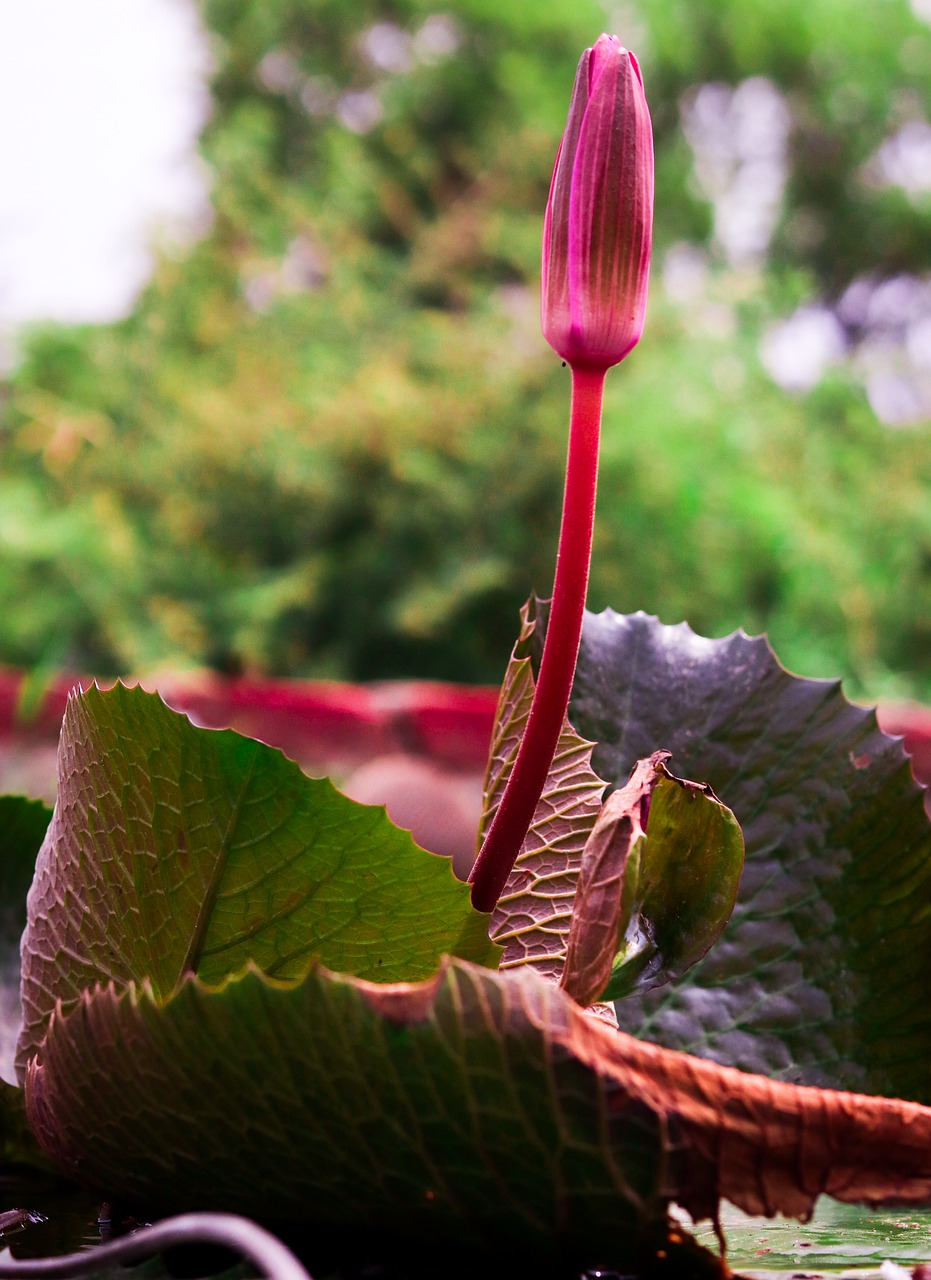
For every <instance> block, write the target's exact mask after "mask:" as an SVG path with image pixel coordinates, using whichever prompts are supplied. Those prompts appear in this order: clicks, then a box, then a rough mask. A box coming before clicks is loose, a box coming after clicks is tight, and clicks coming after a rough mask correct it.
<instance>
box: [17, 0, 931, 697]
mask: <svg viewBox="0 0 931 1280" xmlns="http://www.w3.org/2000/svg"><path fill="white" fill-rule="evenodd" d="M202 10H203V17H204V22H205V24H206V26H207V28H208V30H209V31H210V33H212V35H211V38H212V52H213V58H214V63H215V68H214V74H213V81H212V93H213V103H214V107H213V114H212V118H211V120H210V123H209V125H208V127H207V129H206V131H205V134H204V138H203V154H204V157H205V159H206V161H207V164H208V165H209V169H210V173H211V175H212V178H211V180H212V193H213V204H214V209H215V214H214V220H213V224H212V227H211V229H210V230H209V232H208V233H207V234H206V235H205V236H204V238H203V239H202V240H201V241H200V242H199V243H197V244H196V245H194V246H193V247H189V248H188V249H186V250H185V251H184V252H183V254H181V255H179V254H175V255H171V254H165V255H163V256H162V258H161V260H160V263H159V265H158V268H157V271H156V273H155V276H154V279H153V280H152V282H151V284H150V286H149V287H148V288H147V290H146V291H145V293H144V294H143V296H142V297H141V298H140V300H139V302H138V305H137V306H136V308H135V310H134V311H133V314H132V315H131V316H130V317H129V318H128V319H126V320H125V321H122V322H120V323H117V324H113V325H109V326H102V327H86V328H77V329H75V328H46V329H42V330H36V331H34V332H33V333H32V334H31V335H30V336H29V338H28V340H27V342H26V344H25V354H24V358H23V361H22V363H21V364H20V366H19V367H18V368H17V369H16V371H15V372H14V373H13V374H12V375H11V376H10V378H9V380H8V381H7V383H6V384H3V385H2V386H0V611H2V616H3V619H4V623H3V626H2V628H0V661H3V662H7V663H15V664H22V665H31V664H36V663H43V664H48V663H50V662H51V663H59V664H61V665H64V666H67V667H70V668H72V669H75V668H76V669H80V670H94V671H102V672H116V671H137V672H138V671H140V670H144V669H152V668H153V667H156V666H159V665H165V664H169V663H173V664H185V665H190V664H192V663H208V664H211V665H213V666H215V667H217V668H218V669H221V670H227V671H236V670H240V669H247V670H256V671H262V672H269V673H275V674H292V675H299V674H304V675H317V676H320V675H326V676H336V677H346V678H355V679H359V678H361V679H368V678H375V677H390V676H402V675H403V676H424V677H438V678H450V679H457V680H465V681H496V680H497V679H499V678H500V675H501V672H502V670H503V667H504V663H505V660H506V657H507V653H508V650H509V647H510V644H511V641H512V638H513V636H514V634H515V632H516V626H517V609H518V606H519V605H520V603H521V602H522V601H523V600H524V598H525V597H526V596H527V595H528V594H529V592H530V590H531V589H533V588H535V589H536V590H538V591H540V592H542V593H545V592H546V591H547V590H548V588H549V584H550V582H551V576H552V561H553V556H554V552H555V542H556V532H557V526H558V519H559V504H560V503H559V500H560V493H561V483H562V467H563V460H564V450H565V432H566V422H567V414H568V393H569V383H568V376H567V374H566V372H565V371H564V370H563V369H562V368H561V367H560V365H559V362H558V360H556V358H555V357H554V356H553V355H552V353H550V352H549V350H548V348H546V346H545V345H544V344H543V341H542V339H541V338H540V336H539V332H538V318H537V293H538V284H539V236H540V228H541V222H542V213H543V208H544V205H545V201H546V193H547V189H548V184H549V175H550V170H551V166H552V162H553V157H554V155H555V149H556V144H557V142H558V139H559V135H560V132H561V129H562V125H563V123H564V119H565V112H566V107H567V103H568V95H569V90H570V87H571V84H572V78H573V75H574V70H575V65H576V62H577V59H578V56H579V54H580V52H581V50H582V48H583V47H584V46H585V45H586V44H590V43H591V42H592V41H593V40H594V39H595V38H596V37H597V35H598V34H599V33H600V31H601V30H602V29H604V28H605V27H608V28H610V29H614V30H617V31H618V33H619V34H620V35H621V37H622V38H623V39H625V40H627V41H628V42H629V43H630V44H631V45H632V47H635V48H636V49H637V50H638V52H640V53H641V54H642V62H643V65H644V72H645V78H646V84H647V90H648V95H649V98H650V102H651V107H652V110H653V114H654V124H655V128H656V145H657V211H656V250H655V258H654V264H655V266H654V288H653V295H652V298H651V309H650V313H649V315H648V321H647V330H646V334H645V336H644V339H643V342H642V344H641V346H640V347H639V348H638V349H637V350H636V351H635V352H634V353H633V354H632V356H631V357H630V359H629V360H628V361H627V362H626V363H625V364H624V365H623V366H621V368H620V369H619V370H616V371H614V372H613V373H612V374H611V375H610V377H609V385H608V397H607V404H606V422H605V440H604V452H603V467H602V482H601V490H600V500H599V522H598V530H597V535H596V547H595V561H594V567H593V577H592V585H591V591H590V605H591V606H592V607H594V608H601V607H603V606H605V605H607V604H610V605H611V606H612V607H614V608H616V609H619V610H624V611H629V610H632V609H637V608H644V609H646V610H648V611H650V612H655V613H658V614H659V615H660V616H661V618H662V619H663V620H664V621H667V622H673V621H677V620H679V619H680V618H687V619H688V620H689V622H690V623H691V624H692V625H693V626H694V627H695V628H696V629H697V630H701V631H705V632H706V633H710V634H722V633H724V632H725V631H727V630H731V629H733V628H734V627H737V626H744V627H745V628H747V629H748V630H751V631H755V630H760V629H766V630H768V631H769V632H770V635H771V638H772V640H773V642H774V644H775V646H776V649H777V652H778V653H779V654H780V656H781V657H782V659H783V660H784V661H785V662H786V663H787V664H788V665H790V666H791V667H793V668H794V669H796V670H799V671H802V672H803V673H804V674H809V675H833V674H842V675H844V676H846V677H847V678H848V679H849V680H850V681H851V684H850V686H849V687H850V689H851V691H852V692H853V693H855V694H857V693H865V694H869V695H872V696H889V695H895V696H897V695H902V694H912V695H918V696H923V697H925V698H929V697H931V489H929V484H931V441H929V435H928V429H927V425H925V426H921V425H914V426H909V427H906V428H903V429H900V430H891V429H890V428H889V427H887V426H884V425H883V424H881V423H880V422H878V421H877V420H876V418H875V416H874V414H873V413H872V411H871V409H870V408H869V406H868V403H867V401H866V398H865V395H864V392H863V389H862V387H861V384H860V381H859V379H858V377H857V376H856V373H855V371H854V370H853V369H852V367H851V366H850V364H849V363H841V364H839V365H838V366H837V367H836V368H835V369H834V370H833V371H832V372H830V373H829V374H828V375H827V376H826V377H825V378H823V379H822V380H821V381H820V382H819V383H818V385H817V386H816V387H815V388H814V389H813V390H811V391H809V392H808V393H806V394H805V395H801V396H792V395H789V394H787V393H786V392H785V391H783V390H781V389H780V388H779V387H777V386H776V385H775V383H774V382H773V381H772V379H771V378H770V377H769V375H768V374H767V373H766V372H765V370H764V368H763V366H762V364H761V361H760V355H759V351H760V343H761V340H762V338H763V336H764V334H765V333H766V331H767V329H768V328H769V327H770V326H771V325H772V324H773V323H774V322H775V321H776V320H778V319H781V318H784V317H785V316H787V315H788V314H790V313H791V312H792V310H793V309H794V308H795V306H796V305H798V304H799V303H801V302H803V301H805V300H807V299H817V298H824V299H827V300H832V299H836V298H837V297H838V296H839V295H840V293H841V292H842V290H843V289H844V288H845V287H846V286H847V285H848V284H849V283H850V282H851V281H852V280H854V279H855V278H856V277H860V276H870V277H872V278H874V279H885V278H888V277H893V276H895V275H896V274H898V273H903V272H913V273H920V272H922V271H924V270H926V269H927V266H928V258H929V247H931V203H929V202H928V201H927V200H923V199H922V198H914V197H913V198H910V197H909V196H907V195H906V193H905V192H903V191H902V190H901V189H899V188H896V187H893V186H889V185H881V184H878V183H876V182H870V181H867V180H866V179H865V178H864V173H865V171H866V169H865V167H866V166H867V165H868V163H869V161H870V159H871V157H873V156H874V155H875V154H876V152H877V149H878V148H879V147H880V145H881V144H882V142H883V140H884V139H885V138H887V137H888V136H890V134H892V133H893V132H894V131H895V129H896V128H897V127H899V126H900V125H901V124H902V123H903V121H905V120H908V119H914V118H926V117H927V116H928V112H929V105H931V104H929V97H931V75H929V71H931V27H929V26H928V25H927V24H925V23H922V22H921V21H919V20H918V18H916V17H915V16H914V15H913V14H912V12H911V10H910V9H909V8H908V6H907V4H906V2H905V0H867V2H866V3H864V4H863V5H858V6H857V7H856V9H854V8H853V7H851V6H850V5H849V4H845V3H842V2H841V0H804V3H803V2H802V0H778V3H777V2H776V0H759V2H758V3H755V4H752V5H750V4H748V3H746V0H704V2H703V0H641V2H640V3H638V4H636V5H634V4H628V5H626V6H621V7H620V8H618V9H617V11H616V12H615V11H612V12H611V13H609V12H608V11H607V10H606V8H605V7H604V6H603V5H601V4H597V3H595V2H594V0H547V3H546V4H539V3H536V2H534V3H531V2H530V0H508V3H507V4H502V3H500V0H495V3H492V2H491V0H454V2H453V3H450V4H448V5H445V6H444V7H443V8H442V9H436V8H434V6H433V5H432V4H431V3H429V2H428V0H379V2H378V3H376V2H375V0H354V3H349V2H348V0H203V3H202ZM751 77H766V78H768V80H769V81H771V82H772V84H774V85H775V86H776V87H777V88H778V90H779V91H780V93H781V94H782V95H783V97H784V100H785V102H786V104H787V107H788V110H789V112H790V113H791V131H790V134H789V151H788V156H787V163H788V173H787V181H786V185H785V191H784V195H783V198H782V202H781V205H779V210H778V218H777V221H776V224H775V228H774V231H773V235H772V239H771V242H770V244H769V249H768V253H767V254H766V256H765V257H764V258H763V259H762V260H760V261H759V262H757V263H755V264H751V265H747V264H746V263H744V264H743V265H739V266H735V265H734V264H733V262H729V261H728V259H727V255H726V254H725V253H724V252H722V250H721V247H720V246H719V245H718V244H717V243H716V242H715V240H714V237H713V218H712V208H711V205H710V203H709V201H708V199H707V197H706V195H705V194H704V192H703V189H702V187H701V184H700V183H699V182H698V181H697V180H696V177H695V172H694V160H693V154H692V151H691V149H690V146H689V143H688V141H687V139H686V134H685V131H684V130H683V123H682V120H683V114H682V113H683V103H688V102H689V101H690V100H691V98H690V95H691V97H692V98H693V97H694V94H695V91H696V89H697V87H698V86H700V85H702V84H704V83H708V82H723V83H725V84H729V85H731V86H735V85H738V84H740V83H742V82H745V81H747V80H748V79H749V78H751ZM376 117H377V118H376ZM682 242H687V243H689V244H690V245H693V246H696V247H697V248H698V249H699V250H701V251H702V252H703V253H704V254H706V259H707V263H708V270H707V272H706V273H705V275H704V276H703V279H702V281H701V284H700V287H699V288H698V290H697V291H695V290H693V291H692V293H691V295H690V296H687V297H681V296H679V297H678V298H677V297H676V296H674V294H673V293H670V292H669V291H666V290H664V289H663V286H662V283H661V275H662V267H663V264H664V261H665V260H666V255H667V253H668V252H669V250H670V249H671V248H672V247H673V246H675V245H677V244H680V243H682Z"/></svg>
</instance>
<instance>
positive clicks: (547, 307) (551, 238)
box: [543, 35, 653, 369]
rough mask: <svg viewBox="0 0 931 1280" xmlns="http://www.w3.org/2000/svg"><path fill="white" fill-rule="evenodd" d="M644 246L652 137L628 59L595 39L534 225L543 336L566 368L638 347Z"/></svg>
mask: <svg viewBox="0 0 931 1280" xmlns="http://www.w3.org/2000/svg"><path fill="white" fill-rule="evenodd" d="M652 245H653V130H652V126H651V124H650V112H649V108H648V107H647V101H646V96H645V95H644V92H643V78H642V76H641V74H640V67H639V66H638V64H637V59H636V58H635V57H634V55H633V54H632V53H630V52H629V51H628V50H627V49H625V48H624V47H623V45H622V44H621V42H620V40H619V39H618V38H617V36H607V35H605V36H601V37H600V39H599V40H598V41H597V42H596V44H595V45H594V47H593V48H591V49H586V51H585V52H584V53H583V54H582V58H581V61H580V62H579V69H578V71H577V73H576V77H575V86H574V88H573V90H572V101H571V103H570V106H569V119H568V121H567V123H566V131H565V133H564V134H563V137H562V142H561V143H560V146H559V153H558V154H557V156H556V166H555V168H554V170H553V181H552V184H551V186H550V198H549V201H548V203H547V206H546V220H545V222H544V225H543V335H544V337H545V338H546V340H547V342H548V343H549V344H550V346H551V347H553V348H554V350H555V351H556V352H557V353H558V354H559V355H560V356H562V358H563V359H564V360H565V361H566V362H567V363H568V364H570V365H571V366H572V367H573V368H591V369H608V368H610V366H611V365H613V364H617V363H618V361H620V360H623V359H624V357H625V356H626V355H627V353H628V352H629V351H630V350H631V349H632V348H633V347H634V346H636V344H637V343H638V342H639V340H640V335H641V333H642V332H643V321H644V315H645V313H646V300H647V285H648V283H649V276H650V250H651V248H652Z"/></svg>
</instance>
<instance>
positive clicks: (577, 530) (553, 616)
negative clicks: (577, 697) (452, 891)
mask: <svg viewBox="0 0 931 1280" xmlns="http://www.w3.org/2000/svg"><path fill="white" fill-rule="evenodd" d="M605 372H606V370H604V369H573V370H572V416H571V420H570V423H569V458H568V462H567V464H566V490H565V495H564V497H563V510H562V525H561V527H560V530H559V552H558V555H557V557H556V577H555V581H554V582H553V600H552V604H551V605H550V617H549V623H548V625H547V629H546V640H545V641H544V644H543V658H542V660H541V662H540V674H539V677H538V679H537V686H536V689H535V690H534V695H533V702H532V703H531V706H530V715H529V717H528V719H527V727H526V729H525V730H524V735H523V737H522V738H521V743H520V747H519V748H518V751H517V758H516V760H515V761H514V767H513V769H512V770H511V776H510V777H509V778H508V781H507V785H506V786H505V788H504V794H503V795H502V797H501V800H500V803H499V804H498V809H497V812H496V813H495V816H494V818H493V819H492V823H491V826H490V827H489V828H488V832H487V834H486V836H485V840H484V842H483V844H482V848H481V851H480V853H479V855H478V858H477V859H476V861H475V866H474V867H473V868H472V874H471V876H470V877H469V879H470V881H471V884H472V905H473V906H474V907H475V908H476V910H478V911H493V910H494V907H495V904H496V903H497V901H498V899H499V898H500V896H501V893H502V891H503V889H504V886H505V883H506V881H507V878H508V876H509V875H510V874H511V868H512V867H513V866H514V863H515V861H516V860H517V855H518V854H519V853H520V850H521V845H522V844H523V842H524V837H525V836H526V834H527V830H528V828H529V827H530V824H531V822H532V821H533V815H534V812H535V810H536V807H537V803H538V801H539V799H540V796H541V795H542V794H543V788H544V786H545V785H546V779H547V776H548V774H549V771H550V766H551V764H552V763H553V756H554V755H555V754H556V745H557V743H558V742H559V735H560V732H561V730H562V725H563V719H564V717H565V714H566V709H567V708H568V706H569V694H570V693H571V692H572V678H573V676H574V675H575V664H576V659H577V658H578V656H579V641H580V640H581V636H582V618H583V615H584V613H585V592H586V588H587V587H588V569H589V565H590V563H591V558H592V532H593V530H594V527H595V493H596V490H597V486H598V436H599V432H600V428H601V401H602V393H603V391H604V380H605Z"/></svg>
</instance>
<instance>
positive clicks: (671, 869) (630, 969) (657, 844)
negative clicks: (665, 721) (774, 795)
mask: <svg viewBox="0 0 931 1280" xmlns="http://www.w3.org/2000/svg"><path fill="white" fill-rule="evenodd" d="M668 758H669V753H668V752H667V751H656V752H654V753H653V755H652V756H650V757H649V758H648V759H646V760H641V761H639V762H638V764H637V765H635V767H634V770H633V773H632V774H631V776H630V779H629V780H628V782H627V783H626V785H625V786H624V787H623V788H621V789H620V790H618V791H615V792H614V793H613V794H612V795H610V796H609V797H608V799H607V800H606V802H605V804H604V807H603V808H602V810H601V813H600V814H599V815H598V820H597V822H596V823H595V826H594V829H593V831H592V833H591V835H590V836H589V839H588V842H587V844H586V846H585V850H584V852H583V855H582V866H581V870H580V872H579V877H578V886H577V888H576V893H575V901H574V904H573V910H572V926H571V929H570V931H569V940H568V947H567V952H566V962H565V968H564V970H563V975H562V979H561V982H560V985H561V986H562V987H563V989H564V990H566V991H568V992H569V994H570V995H572V996H573V998H574V999H575V1000H577V1001H578V1002H579V1003H580V1004H586V1005H587V1004H594V1003H595V1001H597V1000H610V999H616V998H618V997H621V996H626V995H629V994H630V993H631V992H633V991H638V990H640V991H646V990H650V989H651V988H653V987H657V986H661V985H663V984H664V983H666V982H669V981H670V980H671V979H673V978H677V977H679V976H680V975H681V974H683V973H684V972H685V971H686V970H687V969H689V968H690V967H691V966H692V965H693V964H695V962H696V961H697V960H700V959H701V957H702V956H703V955H704V954H705V953H706V952H707V951H708V949H709V947H711V946H712V944H713V943H714V942H716V941H717V939H718V938H719V937H720V935H721V931H722V930H723V928H724V926H725V925H726V924H727V921H728V919H729V918H730V914H731V912H732V910H733V908H734V901H735V899H736V897H737V887H738V885H739V883H740V873H741V870H742V868H743V852H744V851H743V839H742V837H741V834H740V827H739V826H738V825H737V823H736V821H735V820H734V815H733V814H732V813H731V811H730V810H729V809H728V808H726V806H725V805H722V804H721V802H720V801H719V800H718V799H717V797H716V796H715V795H714V793H713V792H712V791H711V789H710V788H709V787H707V786H703V785H701V784H699V783H695V782H686V781H684V780H683V779H681V778H676V777H675V776H674V775H672V774H671V773H670V772H669V770H668V769H667V768H666V763H665V762H666V760H668Z"/></svg>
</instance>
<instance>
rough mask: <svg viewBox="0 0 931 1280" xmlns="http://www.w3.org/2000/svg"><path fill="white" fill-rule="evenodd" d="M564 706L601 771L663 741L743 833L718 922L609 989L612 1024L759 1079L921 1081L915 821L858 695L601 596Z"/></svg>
mask: <svg viewBox="0 0 931 1280" xmlns="http://www.w3.org/2000/svg"><path fill="white" fill-rule="evenodd" d="M570 717H571V719H572V722H573V724H574V725H575V726H576V727H577V729H578V730H579V732H580V733H583V734H585V735H586V736H587V737H589V738H591V739H593V740H594V741H596V742H597V743H598V746H597V747H596V748H595V750H594V752H593V762H594V767H595V768H596V769H597V770H598V772H599V773H600V774H601V775H602V776H604V777H606V778H608V779H609V780H610V781H611V783H612V784H614V785H622V784H623V783H624V781H625V780H626V778H627V776H628V774H629V772H630V769H631V768H632V766H633V764H634V763H635V762H636V761H637V760H638V759H640V758H641V757H643V756H645V755H648V754H649V753H650V752H652V751H654V750H657V749H659V748H664V749H667V750H669V751H671V752H672V762H671V763H672V765H673V767H674V768H675V769H676V772H678V773H682V774H685V775H686V776H689V777H695V778H700V779H701V780H702V781H705V782H708V783H709V784H710V785H711V786H712V787H713V788H714V791H715V793H716V794H717V795H718V796H719V797H720V798H721V800H722V801H723V802H724V803H725V804H726V805H728V806H729V807H730V808H731V809H732V810H733V812H734V814H735V816H736V817H737V820H738V821H739V823H740V825H741V827H742V829H743V832H744V838H745V841H746V865H745V869H744V874H743V879H742V881H741V887H740V893H739V896H738V899H737V903H736V906H735V908H734V913H733V916H732V918H731V920H730V923H729V924H728V926H727V928H726V929H725V931H724V934H723V936H722V938H721V939H720V941H719V942H718V943H717V945H716V946H714V947H713V948H712V949H711V951H709V953H708V954H707V956H706V957H705V958H704V959H703V960H702V961H700V962H699V964H697V965H696V966H695V967H694V968H692V969H690V970H689V972H688V973H687V974H686V975H685V976H684V977H683V978H682V979H681V980H680V981H679V982H678V983H676V984H675V985H674V986H668V987H664V988H662V989H661V990H657V991H654V992H649V993H647V994H645V995H637V996H634V997H632V998H631V999H630V1000H625V1001H623V1002H622V1003H619V1004H618V1005H617V1011H618V1017H619V1019H620V1022H621V1025H622V1026H623V1027H624V1028H625V1029H627V1030H629V1031H631V1032H634V1033H635V1034H637V1035H639V1036H644V1037H646V1038H649V1039H651V1040H655V1041H657V1042H659V1043H662V1044H664V1045H668V1046H671V1047H674V1048H680V1049H686V1050H688V1051H690V1052H692V1053H696V1054H701V1055H703V1056H705V1057H709V1058H712V1059H714V1060H715V1061H717V1062H722V1063H730V1064H733V1065H736V1066H739V1067H741V1068H744V1069H745V1070H748V1071H757V1072H761V1073H763V1074H766V1075H769V1076H771V1077H773V1078H774V1079H779V1080H787V1081H802V1082H805V1083H810V1084H817V1085H824V1086H834V1087H840V1088H854V1089H861V1090H864V1091H868V1092H871V1093H878V1094H885V1095H887V1096H891V1097H903V1098H913V1099H917V1100H921V1101H927V1100H928V1099H929V1098H931V1073H929V1071H928V1065H927V1064H928V1056H929V1052H931V1021H929V1019H928V1013H927V983H928V973H929V971H931V825H929V822H928V818H927V816H926V814H925V812H924V809H923V807H922V794H921V790H920V788H919V787H918V786H917V784H916V783H915V782H914V781H913V779H912V777H911V773H910V770H909V766H908V762H907V759H906V757H905V755H904V752H903V751H902V747H901V744H900V742H899V741H898V740H897V739H892V738H889V737H887V736H886V735H885V734H883V733H882V732H881V731H880V730H879V728H878V726H877V724H876V718H875V715H874V713H873V712H872V711H871V710H867V709H864V708H861V707H856V706H852V705H851V704H850V703H848V702H847V701H846V699H845V698H844V696H843V694H842V692H841V688H840V684H839V683H838V682H835V681H826V680H805V679H799V678H798V677H795V676H792V675H790V674H789V673H788V672H787V671H785V670H784V668H783V667H782V666H780V664H779V662H778V661H777V659H776V657H775V655H774V654H773V652H772V650H771V649H770V647H769V645H768V644H767V642H766V640H765V639H764V638H762V637H757V638H750V637H748V636H746V635H744V634H743V633H737V634H735V635H732V636H728V637H726V638H724V639H721V640H708V639H705V638H703V637H701V636H697V635H696V634H695V633H694V632H693V631H691V630H690V628H689V627H687V626H686V625H684V624H682V625H679V626H664V625H662V624H661V623H659V622H658V621H657V620H656V619H655V618H650V617H647V616H646V615H645V614H634V615H632V616H630V617H623V616H621V615H618V614H615V613H613V612H611V611H610V610H608V611H606V612H605V613H602V614H598V615H592V614H589V615H587V616H586V620H585V628H584V632H583V638H582V648H581V652H580V656H579V665H578V669H577V672H576V678H575V685H574V688H573V695H572V702H571V707H570Z"/></svg>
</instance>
